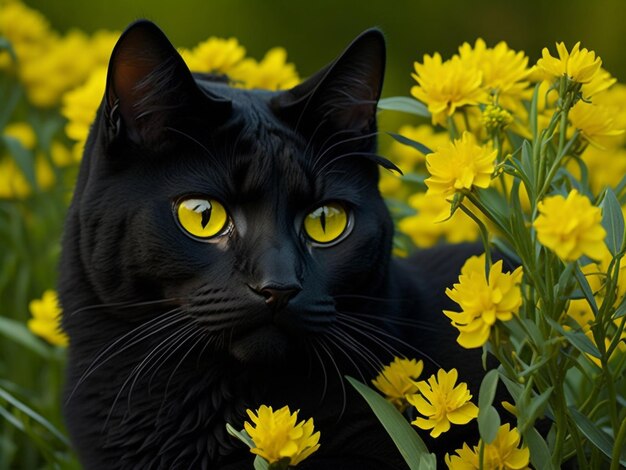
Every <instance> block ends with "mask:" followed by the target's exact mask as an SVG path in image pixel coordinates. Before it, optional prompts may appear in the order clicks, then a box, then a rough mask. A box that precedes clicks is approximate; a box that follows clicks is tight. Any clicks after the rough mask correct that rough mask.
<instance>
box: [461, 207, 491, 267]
mask: <svg viewBox="0 0 626 470" xmlns="http://www.w3.org/2000/svg"><path fill="white" fill-rule="evenodd" d="M459 208H460V209H461V210H462V211H463V212H465V214H467V216H468V217H469V218H470V219H472V220H473V221H474V222H476V225H478V230H479V232H480V239H481V240H482V242H483V247H484V248H485V266H486V275H487V279H489V269H491V250H490V249H489V232H487V227H485V224H484V223H483V222H482V220H480V219H479V218H478V217H476V215H474V213H473V212H472V211H471V210H469V209H468V208H467V207H465V206H464V205H463V204H460V205H459Z"/></svg>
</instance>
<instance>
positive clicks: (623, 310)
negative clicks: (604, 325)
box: [613, 297, 626, 320]
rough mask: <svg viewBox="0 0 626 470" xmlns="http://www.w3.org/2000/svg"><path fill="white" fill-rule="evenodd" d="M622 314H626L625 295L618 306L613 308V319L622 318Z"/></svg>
mask: <svg viewBox="0 0 626 470" xmlns="http://www.w3.org/2000/svg"><path fill="white" fill-rule="evenodd" d="M624 315H626V297H624V298H623V299H622V303H621V304H619V307H617V310H615V313H614V314H613V320H617V319H618V318H622V317H623V316H624Z"/></svg>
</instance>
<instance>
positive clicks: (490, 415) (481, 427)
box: [478, 405, 500, 444]
mask: <svg viewBox="0 0 626 470" xmlns="http://www.w3.org/2000/svg"><path fill="white" fill-rule="evenodd" d="M499 428H500V415H499V414H498V411H497V410H496V409H495V408H494V407H493V406H492V405H489V406H487V407H486V408H480V409H479V411H478V431H479V432H480V437H481V438H482V440H483V441H484V442H485V444H491V443H492V442H493V440H494V439H495V438H496V436H497V435H498V429H499Z"/></svg>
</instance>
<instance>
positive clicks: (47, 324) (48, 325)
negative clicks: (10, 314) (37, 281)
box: [28, 290, 68, 346]
mask: <svg viewBox="0 0 626 470" xmlns="http://www.w3.org/2000/svg"><path fill="white" fill-rule="evenodd" d="M28 308H29V310H30V313H31V315H32V316H33V318H31V319H30V320H28V329H29V330H30V331H32V332H33V333H35V334H36V335H38V336H41V337H42V338H44V339H45V340H46V341H48V342H49V343H50V344H54V345H56V346H67V344H68V338H67V335H66V334H65V333H63V331H62V330H61V323H60V321H61V308H60V307H59V301H58V299H57V294H56V292H55V291H53V290H47V291H45V292H44V293H43V296H42V298H41V299H35V300H31V302H30V304H29V306H28Z"/></svg>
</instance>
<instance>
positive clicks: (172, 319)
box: [66, 308, 185, 403]
mask: <svg viewBox="0 0 626 470" xmlns="http://www.w3.org/2000/svg"><path fill="white" fill-rule="evenodd" d="M184 319H185V315H184V314H183V313H182V312H181V310H180V309H179V308H175V309H173V310H169V311H167V312H164V313H162V314H160V315H158V316H157V317H155V318H153V319H151V320H150V321H148V322H146V323H142V324H141V325H139V326H137V327H135V328H133V329H132V330H130V331H129V332H127V333H125V334H124V335H122V336H121V337H119V338H118V339H117V340H115V341H114V342H113V343H111V344H110V345H109V346H107V347H106V348H105V349H104V350H103V351H102V352H100V353H98V355H97V356H96V358H95V359H94V360H92V361H91V363H90V364H89V366H88V367H87V368H86V369H85V372H83V374H82V375H81V377H80V379H78V381H77V383H76V385H75V386H74V388H73V389H72V392H71V393H70V394H69V396H68V398H67V400H66V403H67V402H69V401H70V400H71V399H72V397H73V396H74V393H75V392H76V390H77V389H78V387H79V386H80V385H82V384H83V383H84V382H85V380H87V379H88V378H89V377H90V376H91V374H93V373H94V372H95V371H96V370H97V369H98V368H100V367H101V366H102V365H104V364H106V363H107V362H108V361H110V360H111V359H113V358H114V357H116V356H117V355H118V354H120V353H122V352H124V351H126V350H127V349H128V348H131V347H132V346H134V345H136V344H137V343H139V342H141V341H144V340H146V339H147V338H149V337H150V336H152V335H154V334H156V333H158V332H159V331H161V330H163V329H165V328H169V327H171V326H172V325H175V324H176V323H178V322H179V321H181V320H184ZM155 328H156V329H155ZM142 330H145V331H142ZM151 330H154V331H152V332H150V331H151ZM140 333H147V334H146V335H145V336H143V337H141V338H139V339H134V340H132V341H128V342H127V343H126V344H124V346H123V347H121V348H120V349H118V350H116V351H115V352H113V354H111V355H110V356H108V357H107V358H105V359H104V360H101V359H102V358H103V357H104V356H105V355H106V354H107V353H108V352H110V351H111V350H112V349H113V348H115V347H116V346H117V345H118V344H120V343H121V342H122V341H124V340H125V339H129V340H130V339H131V338H134V337H137V336H138V335H139V334H140Z"/></svg>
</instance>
